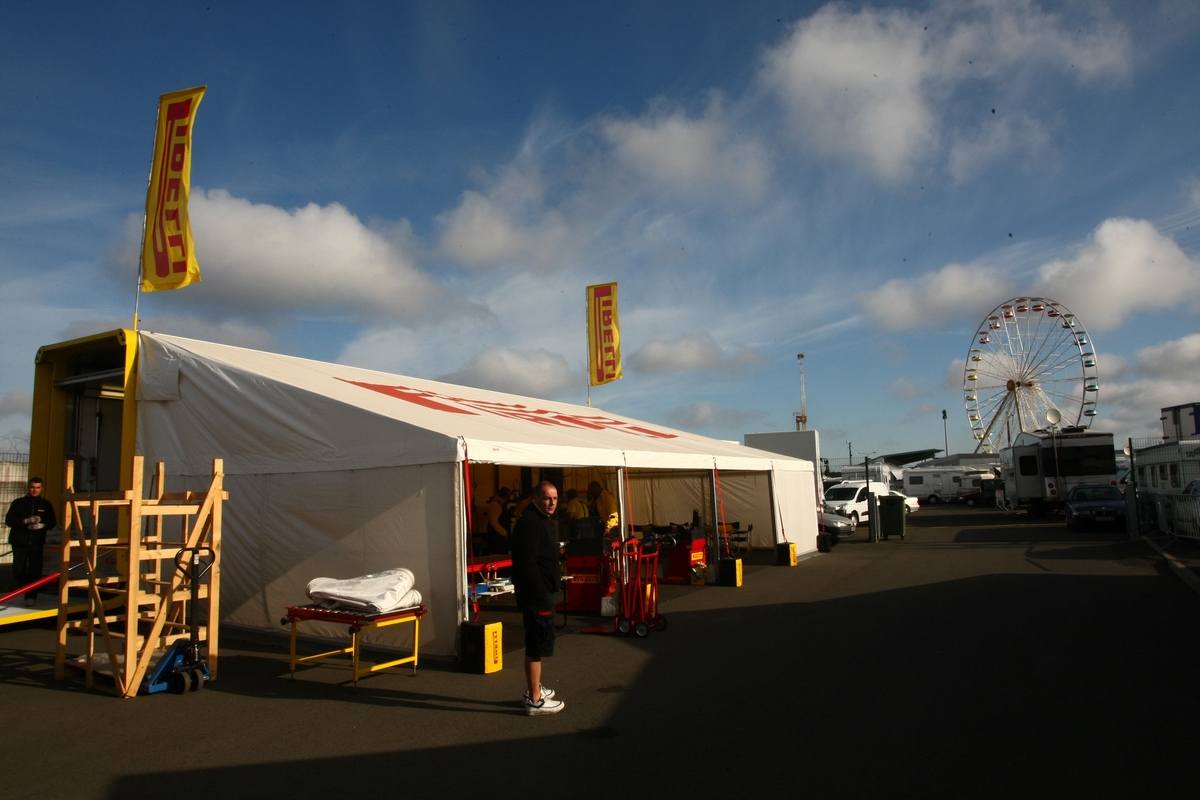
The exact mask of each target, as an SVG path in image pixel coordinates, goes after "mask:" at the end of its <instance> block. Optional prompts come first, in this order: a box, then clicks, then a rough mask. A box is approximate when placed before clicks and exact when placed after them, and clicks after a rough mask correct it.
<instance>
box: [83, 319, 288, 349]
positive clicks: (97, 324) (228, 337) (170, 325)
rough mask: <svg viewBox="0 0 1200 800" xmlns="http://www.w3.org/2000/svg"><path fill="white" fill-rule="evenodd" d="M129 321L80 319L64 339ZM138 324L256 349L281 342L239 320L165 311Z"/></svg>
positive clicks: (162, 331)
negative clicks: (181, 314)
mask: <svg viewBox="0 0 1200 800" xmlns="http://www.w3.org/2000/svg"><path fill="white" fill-rule="evenodd" d="M127 325H129V320H128V319H107V320H103V319H100V320H87V319H85V320H76V321H74V322H72V323H70V324H69V325H67V327H66V328H65V329H64V330H63V333H62V339H63V340H68V339H78V338H82V337H84V336H91V335H93V334H96V333H104V332H106V331H111V330H116V329H117V328H122V327H125V326H127ZM138 327H139V328H140V329H141V330H144V331H152V332H154V333H166V334H170V335H172V336H185V337H187V338H189V339H200V340H203V341H206V342H217V343H218V344H231V345H234V346H236V347H248V348H251V349H253V350H274V349H275V348H276V347H277V346H278V344H279V342H278V340H277V339H276V338H275V336H274V334H272V333H270V332H269V331H267V330H265V329H263V328H260V327H257V326H255V325H249V324H246V323H243V322H237V321H235V320H221V321H213V320H208V319H200V318H198V317H184V316H175V315H172V314H162V315H156V316H152V317H142V318H141V320H140V324H139V325H138Z"/></svg>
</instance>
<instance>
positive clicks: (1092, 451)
mask: <svg viewBox="0 0 1200 800" xmlns="http://www.w3.org/2000/svg"><path fill="white" fill-rule="evenodd" d="M1000 464H1001V477H1002V478H1003V479H1004V497H1005V505H1007V506H1008V507H1009V508H1018V507H1028V508H1030V509H1031V510H1035V511H1036V510H1040V509H1046V508H1054V507H1057V506H1060V505H1062V503H1063V502H1064V501H1065V500H1066V498H1067V495H1068V494H1070V492H1071V490H1072V489H1074V488H1075V487H1076V486H1080V485H1082V484H1096V483H1103V484H1110V485H1112V486H1116V485H1117V459H1116V452H1115V451H1114V450H1113V435H1112V434H1111V433H1093V432H1090V431H1085V430H1082V429H1080V428H1065V429H1064V430H1062V431H1061V432H1055V431H1044V430H1042V431H1036V432H1032V433H1031V432H1025V433H1021V434H1020V435H1018V436H1017V437H1016V438H1015V439H1013V443H1012V446H1011V447H1006V448H1004V449H1003V450H1001V451H1000Z"/></svg>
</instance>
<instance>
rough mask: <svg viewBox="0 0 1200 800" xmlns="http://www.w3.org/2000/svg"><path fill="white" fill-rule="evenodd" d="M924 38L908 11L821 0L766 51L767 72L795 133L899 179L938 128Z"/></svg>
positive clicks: (823, 148)
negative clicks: (852, 7)
mask: <svg viewBox="0 0 1200 800" xmlns="http://www.w3.org/2000/svg"><path fill="white" fill-rule="evenodd" d="M922 39H923V36H922V32H921V25H920V23H919V22H918V21H917V19H916V17H915V16H914V15H912V14H909V13H907V12H903V11H896V10H876V9H871V8H867V9H864V10H862V11H861V12H850V11H848V10H847V9H845V8H843V7H841V6H832V5H831V6H826V7H825V8H822V9H821V10H820V11H818V12H817V13H815V14H813V15H812V16H811V17H809V18H807V19H805V20H802V21H801V22H800V23H799V24H797V25H796V28H795V31H794V32H793V33H792V35H791V37H789V39H788V40H787V41H786V42H784V43H783V44H782V45H781V46H779V47H778V48H776V49H775V50H772V51H770V52H768V53H767V54H766V57H765V61H764V78H765V80H766V82H767V85H768V86H770V87H771V88H772V89H774V90H775V91H776V92H777V93H778V94H779V95H780V97H781V99H782V100H783V103H784V106H785V108H786V109H787V111H788V112H789V116H790V120H791V123H792V125H793V126H794V133H795V135H796V137H797V139H798V140H801V141H803V142H804V143H805V144H807V145H809V146H811V147H813V148H814V149H816V150H817V151H818V152H820V153H823V154H827V155H834V156H841V157H849V158H857V157H865V158H866V159H867V160H868V162H869V165H870V167H871V169H872V170H873V171H874V172H875V173H876V174H878V175H880V176H881V177H883V178H887V179H896V178H899V177H902V176H904V175H906V174H907V173H908V172H909V170H910V168H911V166H912V163H913V162H914V161H915V160H916V159H917V158H918V157H919V156H920V154H921V153H922V152H923V151H925V150H926V149H928V148H929V147H930V146H931V145H932V143H933V142H934V141H935V140H936V136H937V132H936V120H935V117H934V114H933V110H932V109H931V108H930V104H929V102H928V101H927V99H926V97H925V91H924V88H923V84H924V82H925V80H926V79H927V77H928V75H929V72H930V65H929V63H928V58H927V56H926V54H925V52H924V45H923V42H922Z"/></svg>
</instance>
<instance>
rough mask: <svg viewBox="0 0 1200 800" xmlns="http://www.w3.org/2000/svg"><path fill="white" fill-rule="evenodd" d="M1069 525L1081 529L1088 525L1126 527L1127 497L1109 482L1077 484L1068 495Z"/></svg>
mask: <svg viewBox="0 0 1200 800" xmlns="http://www.w3.org/2000/svg"><path fill="white" fill-rule="evenodd" d="M1066 514H1067V527H1068V528H1071V529H1072V530H1080V529H1082V528H1084V527H1086V526H1105V525H1108V526H1115V527H1119V528H1124V527H1125V497H1124V496H1123V495H1122V494H1121V490H1120V489H1118V488H1117V487H1115V486H1111V485H1108V484H1102V483H1099V484H1084V485H1083V486H1076V487H1075V488H1074V489H1072V490H1071V494H1070V495H1068V497H1067V504H1066Z"/></svg>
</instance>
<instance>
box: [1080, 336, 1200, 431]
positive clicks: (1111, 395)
mask: <svg viewBox="0 0 1200 800" xmlns="http://www.w3.org/2000/svg"><path fill="white" fill-rule="evenodd" d="M1097 361H1098V366H1099V369H1100V391H1099V398H1098V401H1099V402H1098V404H1097V408H1098V410H1099V412H1100V414H1099V416H1098V417H1096V420H1095V423H1094V424H1093V427H1094V428H1096V429H1097V430H1105V431H1113V432H1114V433H1116V434H1117V435H1118V437H1127V436H1134V437H1143V436H1159V435H1161V434H1162V423H1161V421H1160V419H1159V412H1160V409H1163V408H1167V407H1168V406H1177V405H1184V404H1187V403H1195V402H1200V333H1192V334H1188V335H1187V336H1183V337H1181V338H1179V339H1174V340H1172V341H1168V342H1163V343H1162V344H1157V345H1153V346H1151V347H1144V348H1142V349H1141V350H1138V352H1137V354H1136V356H1135V357H1134V358H1133V359H1132V361H1127V360H1126V359H1123V358H1121V357H1120V356H1114V355H1111V354H1104V355H1102V356H1100V357H1098V358H1097ZM1139 376H1140V377H1139ZM1127 377H1128V378H1132V380H1125V378H1127Z"/></svg>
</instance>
